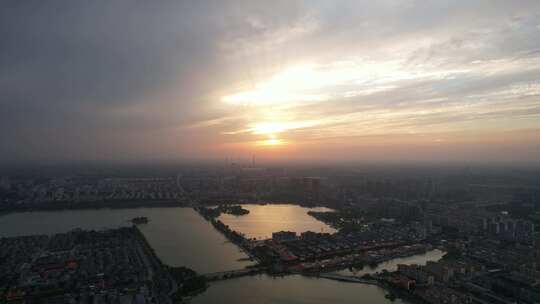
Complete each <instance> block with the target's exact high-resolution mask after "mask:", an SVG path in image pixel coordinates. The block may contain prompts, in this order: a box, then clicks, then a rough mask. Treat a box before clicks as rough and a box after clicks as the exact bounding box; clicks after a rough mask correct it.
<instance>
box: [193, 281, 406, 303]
mask: <svg viewBox="0 0 540 304" xmlns="http://www.w3.org/2000/svg"><path fill="white" fill-rule="evenodd" d="M385 294H386V291H385V290H383V289H382V288H379V287H377V286H372V285H365V284H357V283H345V282H338V281H332V280H326V279H317V278H308V277H303V276H300V275H292V276H286V277H283V278H272V277H269V276H267V275H260V276H254V277H243V278H238V279H235V280H228V281H221V282H217V283H214V284H212V285H211V286H210V287H209V288H208V289H207V290H206V291H205V292H204V293H203V294H201V295H199V296H196V297H195V298H193V299H192V300H191V302H190V303H193V304H214V303H242V304H274V303H275V304H277V303H279V304H333V303H340V304H349V303H350V304H353V303H354V304H383V303H384V304H386V303H395V304H401V303H405V302H403V301H401V300H399V299H398V300H395V301H394V302H391V301H390V300H388V299H386V298H385V297H384V296H385Z"/></svg>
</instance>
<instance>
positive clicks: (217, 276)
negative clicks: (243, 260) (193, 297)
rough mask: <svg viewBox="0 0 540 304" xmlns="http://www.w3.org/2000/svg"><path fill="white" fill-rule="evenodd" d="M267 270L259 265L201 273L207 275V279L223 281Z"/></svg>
mask: <svg viewBox="0 0 540 304" xmlns="http://www.w3.org/2000/svg"><path fill="white" fill-rule="evenodd" d="M265 270H266V268H262V267H258V268H242V269H235V270H228V271H221V272H211V273H204V274H201V276H203V277H205V278H206V280H207V281H221V280H228V279H233V278H238V277H243V276H248V275H254V274H258V273H262V272H264V271H265Z"/></svg>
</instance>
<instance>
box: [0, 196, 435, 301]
mask: <svg viewBox="0 0 540 304" xmlns="http://www.w3.org/2000/svg"><path fill="white" fill-rule="evenodd" d="M243 207H244V208H247V209H249V210H250V214H249V215H246V216H241V217H236V216H232V215H223V216H221V219H222V220H223V221H224V222H225V223H227V224H228V225H230V226H231V227H232V228H233V229H235V230H237V231H240V232H243V233H245V234H246V235H247V236H249V237H256V238H268V237H270V236H271V234H272V232H274V231H279V230H290V231H295V232H298V233H300V232H304V231H307V230H311V231H317V232H320V231H323V232H334V230H333V229H332V228H330V227H329V226H327V225H326V224H324V223H322V222H319V221H317V220H315V219H314V218H312V217H310V216H309V215H307V211H309V210H317V211H329V210H330V209H326V208H314V209H308V208H303V207H300V206H295V205H244V206H243ZM136 216H147V217H149V218H150V223H148V224H146V225H141V226H140V228H141V230H142V231H143V233H144V234H145V236H146V237H147V239H148V241H149V242H150V244H151V245H152V247H153V248H154V249H155V250H156V253H157V254H158V255H159V257H160V258H161V259H162V260H163V262H164V263H166V264H169V265H174V266H188V267H191V268H193V269H195V270H197V271H198V272H201V273H208V272H217V271H224V270H231V269H238V268H243V267H245V266H246V265H249V264H251V262H249V261H239V259H243V258H245V257H246V256H245V255H244V254H243V253H242V252H241V251H240V250H239V249H238V248H237V247H236V246H234V245H233V244H231V243H229V242H227V240H226V239H225V238H224V237H223V236H222V235H221V234H220V233H218V232H217V231H216V230H215V229H214V228H213V227H212V226H211V225H210V224H209V223H207V222H206V221H205V220H203V219H202V217H200V216H199V215H198V214H197V213H196V212H195V211H193V210H192V209H189V208H138V209H100V210H70V211H50V212H42V211H39V212H25V213H14V214H8V215H4V216H0V236H20V235H30V234H54V233H61V232H67V231H69V230H72V229H74V228H82V229H105V228H115V227H120V226H129V225H131V223H130V222H129V220H130V219H131V218H133V217H136ZM442 254H443V253H442V252H440V251H438V250H434V251H431V252H429V253H426V254H423V255H417V256H414V257H410V258H402V259H396V260H393V261H389V262H386V263H384V264H381V265H379V266H378V267H376V268H374V269H368V268H364V269H362V270H355V269H353V270H343V271H341V273H344V274H357V275H361V274H363V273H368V272H376V271H381V270H382V269H387V270H394V269H395V267H397V264H401V263H403V264H412V263H416V264H425V263H426V262H427V261H428V260H438V259H439V258H440V257H441V256H442ZM385 293H386V292H385V291H384V290H383V289H381V288H379V287H377V286H371V285H363V284H356V283H345V282H337V281H332V280H327V279H315V278H308V277H303V276H299V275H294V276H286V277H283V278H272V277H269V276H267V275H259V276H254V277H243V278H239V279H234V280H228V281H221V282H216V283H212V285H211V286H210V288H209V289H208V290H207V291H206V292H204V293H203V294H201V295H199V296H197V297H195V298H193V299H192V303H195V304H206V303H208V304H210V303H246V304H251V303H254V304H255V303H257V304H258V303H262V304H266V303H284V304H308V303H309V304H319V303H320V304H322V303H344V304H347V303H366V304H371V303H373V304H379V303H385V304H386V303H398V304H399V303H404V302H402V301H400V300H396V301H394V302H390V301H389V300H387V299H386V298H384V295H385Z"/></svg>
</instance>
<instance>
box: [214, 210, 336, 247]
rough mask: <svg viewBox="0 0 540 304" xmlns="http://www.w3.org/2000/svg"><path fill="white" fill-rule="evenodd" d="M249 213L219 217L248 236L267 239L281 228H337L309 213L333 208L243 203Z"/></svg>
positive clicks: (325, 229) (301, 230) (331, 231)
mask: <svg viewBox="0 0 540 304" xmlns="http://www.w3.org/2000/svg"><path fill="white" fill-rule="evenodd" d="M242 207H243V208H245V209H248V210H249V214H246V215H242V216H235V215H231V214H222V215H221V216H220V217H219V219H220V220H221V221H222V222H223V223H225V224H227V225H229V226H230V227H231V229H233V230H236V231H238V232H242V233H244V234H245V236H246V237H248V238H256V239H267V238H271V237H272V232H277V231H281V230H285V231H294V232H297V233H301V232H305V231H308V230H310V231H314V232H326V233H334V232H335V231H336V230H335V229H333V228H332V227H330V226H328V225H326V224H325V223H323V222H321V221H318V220H316V219H315V218H313V217H312V216H309V215H308V214H307V212H308V211H332V209H328V208H324V207H317V208H305V207H301V206H298V205H285V204H283V205H254V204H248V205H242Z"/></svg>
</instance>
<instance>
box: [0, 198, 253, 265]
mask: <svg viewBox="0 0 540 304" xmlns="http://www.w3.org/2000/svg"><path fill="white" fill-rule="evenodd" d="M136 216H147V217H148V218H149V219H150V222H149V223H148V224H146V225H140V226H139V227H140V229H141V231H142V232H143V233H144V235H145V236H146V238H147V239H148V241H149V242H150V244H151V245H152V247H153V248H154V249H155V251H156V253H157V255H158V256H159V257H160V258H161V260H162V261H163V262H164V263H165V264H168V265H172V266H188V267H190V268H193V269H195V270H196V271H198V272H201V273H208V272H217V271H225V270H231V269H238V268H243V267H245V266H247V265H249V264H251V263H252V262H250V261H239V259H243V258H246V255H245V254H244V253H243V252H241V251H240V250H239V249H238V247H236V246H235V245H233V244H231V243H229V242H228V241H227V240H226V239H225V237H223V236H222V235H221V234H220V233H218V232H217V231H216V230H215V229H214V228H213V227H212V226H211V225H210V224H209V223H208V222H206V221H205V220H204V219H203V218H202V217H201V216H199V215H198V214H197V213H196V212H195V211H193V209H190V208H137V209H99V210H68V211H46V212H45V211H38V212H24V213H13V214H8V215H4V216H0V236H20V235H31V234H54V233H61V232H67V231H69V230H72V229H75V228H82V229H105V228H115V227H120V226H130V225H131V222H129V220H130V219H132V218H134V217H136Z"/></svg>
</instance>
